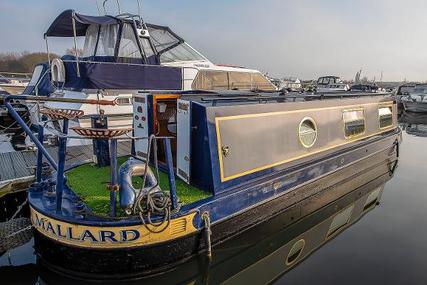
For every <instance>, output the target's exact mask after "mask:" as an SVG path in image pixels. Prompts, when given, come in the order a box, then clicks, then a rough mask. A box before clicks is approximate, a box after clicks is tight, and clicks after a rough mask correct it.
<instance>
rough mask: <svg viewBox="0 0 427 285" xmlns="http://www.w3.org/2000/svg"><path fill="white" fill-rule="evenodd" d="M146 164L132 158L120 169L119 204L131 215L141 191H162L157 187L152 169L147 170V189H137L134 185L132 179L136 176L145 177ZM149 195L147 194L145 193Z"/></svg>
mask: <svg viewBox="0 0 427 285" xmlns="http://www.w3.org/2000/svg"><path fill="white" fill-rule="evenodd" d="M145 167H146V163H145V162H144V161H141V160H138V159H135V158H133V157H130V158H129V159H128V160H127V161H126V162H125V163H123V164H122V165H121V166H120V169H119V186H120V188H119V189H120V190H119V197H120V198H119V200H120V201H119V202H120V207H121V208H122V209H124V210H125V212H126V213H127V214H129V213H130V212H131V210H132V207H133V205H134V203H135V201H136V198H137V196H138V195H139V193H140V191H143V192H147V191H148V190H150V189H152V188H153V187H155V188H154V189H152V190H151V191H153V192H159V191H161V190H160V188H159V187H158V186H157V187H156V185H158V183H157V178H156V176H155V175H154V173H153V171H151V169H150V168H148V169H147V177H146V182H145V188H143V189H135V187H133V185H132V177H134V176H140V177H141V176H144V173H145ZM145 194H147V193H145Z"/></svg>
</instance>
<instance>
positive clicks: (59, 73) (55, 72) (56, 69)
mask: <svg viewBox="0 0 427 285" xmlns="http://www.w3.org/2000/svg"><path fill="white" fill-rule="evenodd" d="M50 73H51V77H52V81H53V82H61V83H63V82H65V66H64V62H63V61H62V60H61V59H59V58H55V59H53V60H52V63H51V66H50Z"/></svg>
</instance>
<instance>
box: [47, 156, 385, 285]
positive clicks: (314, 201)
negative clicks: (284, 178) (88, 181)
mask: <svg viewBox="0 0 427 285" xmlns="http://www.w3.org/2000/svg"><path fill="white" fill-rule="evenodd" d="M391 178H392V176H391V173H390V172H389V165H388V163H387V162H384V163H383V164H382V165H378V166H377V167H375V168H372V169H369V170H366V171H365V172H364V173H363V175H362V177H360V178H359V179H353V180H349V181H347V182H345V183H343V184H340V185H339V186H338V187H336V188H334V189H333V190H332V191H323V192H320V193H319V195H316V196H314V197H310V198H308V199H307V200H305V201H302V202H299V203H296V204H294V205H292V206H290V207H289V208H287V209H286V210H285V211H283V212H282V213H280V214H279V215H277V216H276V217H274V218H272V219H271V220H269V221H267V222H265V223H262V224H260V225H258V226H255V227H253V228H251V229H249V230H248V231H246V232H244V233H243V234H240V235H238V236H236V237H234V238H233V239H230V240H227V241H226V242H224V243H222V244H220V245H219V246H218V247H216V248H215V249H214V251H213V256H212V260H211V261H209V262H207V260H206V259H205V257H204V256H203V255H201V256H198V257H196V258H192V259H191V260H189V261H187V262H185V263H183V264H181V265H179V266H177V267H176V268H174V269H173V270H170V271H168V272H165V273H163V274H158V275H155V276H147V277H144V278H142V279H137V280H135V281H134V282H129V281H128V282H129V284H141V283H143V284H147V285H148V284H171V285H172V284H252V283H254V280H256V283H257V284H270V283H271V282H272V281H273V280H275V279H278V278H280V277H282V276H283V275H284V274H286V272H288V271H290V270H292V269H293V268H295V267H296V266H298V265H299V264H300V263H301V262H302V261H304V260H305V259H306V258H308V257H309V256H310V255H311V254H312V253H313V252H315V251H317V250H321V248H322V247H323V245H325V244H327V243H329V242H331V241H332V240H333V239H334V238H335V237H337V236H339V235H340V234H341V233H343V232H344V231H346V230H347V229H348V228H349V227H351V226H352V225H354V224H355V223H357V222H358V221H359V220H360V219H362V218H364V217H365V215H367V214H368V213H369V212H370V211H372V210H374V209H375V208H376V207H377V206H378V205H379V203H380V201H381V198H382V195H383V193H384V192H385V193H387V190H385V189H384V188H385V186H386V183H387V182H388V181H389V180H390V179H391ZM351 246H352V244H349V245H348V247H351ZM40 269H41V273H40V277H39V278H40V279H41V280H43V281H44V282H45V283H47V284H63V285H66V284H75V282H76V281H75V279H74V278H73V277H72V276H63V275H59V274H56V273H55V272H52V271H50V270H49V268H47V267H44V266H40ZM91 281H93V280H91ZM80 282H81V281H80ZM80 284H81V283H80ZM84 284H85V283H84ZM126 284H128V283H126Z"/></svg>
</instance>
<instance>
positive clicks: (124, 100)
mask: <svg viewBox="0 0 427 285" xmlns="http://www.w3.org/2000/svg"><path fill="white" fill-rule="evenodd" d="M116 103H117V105H119V106H120V105H122V106H123V105H131V98H120V97H118V98H117V99H116Z"/></svg>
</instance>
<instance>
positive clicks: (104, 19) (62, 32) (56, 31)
mask: <svg viewBox="0 0 427 285" xmlns="http://www.w3.org/2000/svg"><path fill="white" fill-rule="evenodd" d="M73 14H74V19H75V21H76V36H78V37H79V36H84V35H85V34H86V29H87V27H88V26H89V25H92V24H94V25H112V24H119V23H120V19H117V18H115V17H113V16H87V15H82V14H77V13H76V12H74V10H66V11H64V12H62V13H61V14H60V15H59V16H58V17H57V18H56V19H55V20H54V21H53V23H52V24H51V25H50V27H49V29H48V30H47V32H46V33H45V36H48V37H73V36H74V33H73V20H72V19H73Z"/></svg>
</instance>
